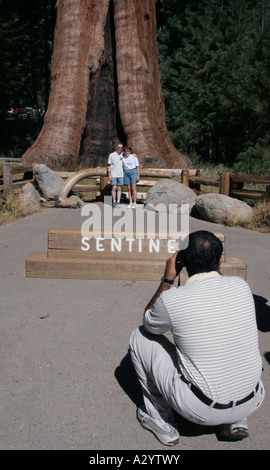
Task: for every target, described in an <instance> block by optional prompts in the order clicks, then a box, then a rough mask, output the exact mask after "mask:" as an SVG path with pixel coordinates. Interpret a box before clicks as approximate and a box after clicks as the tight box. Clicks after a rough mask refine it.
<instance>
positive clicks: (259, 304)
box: [253, 295, 270, 333]
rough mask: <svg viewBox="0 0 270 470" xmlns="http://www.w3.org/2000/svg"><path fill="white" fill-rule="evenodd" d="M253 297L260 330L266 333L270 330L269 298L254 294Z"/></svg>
mask: <svg viewBox="0 0 270 470" xmlns="http://www.w3.org/2000/svg"><path fill="white" fill-rule="evenodd" d="M253 298H254V303H255V309H256V320H257V327H258V330H259V331H262V332H264V333H265V332H266V331H270V307H269V305H267V302H268V300H267V299H265V298H264V297H261V296H260V295H253Z"/></svg>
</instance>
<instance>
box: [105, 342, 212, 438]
mask: <svg viewBox="0 0 270 470" xmlns="http://www.w3.org/2000/svg"><path fill="white" fill-rule="evenodd" d="M114 375H115V378H116V380H117V381H118V383H119V385H120V387H121V388H122V389H123V390H124V392H125V393H126V394H127V395H128V396H129V398H130V399H131V400H132V401H133V403H134V404H135V406H136V408H137V407H138V406H142V405H143V394H142V389H141V385H140V382H139V380H138V378H137V375H136V372H135V369H134V367H133V364H132V361H131V357H130V353H129V351H128V352H127V354H126V356H125V357H124V358H123V359H122V361H121V363H120V365H119V366H118V367H117V368H116V370H115V374H114ZM175 416H176V419H177V421H178V425H179V433H180V435H182V436H190V437H192V436H193V437H195V436H201V435H204V434H213V433H215V432H216V428H215V427H214V426H200V425H198V424H194V423H191V422H190V421H188V420H186V419H184V418H183V417H182V416H180V415H179V414H178V413H175Z"/></svg>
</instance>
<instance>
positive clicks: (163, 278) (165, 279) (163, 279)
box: [160, 276, 174, 284]
mask: <svg viewBox="0 0 270 470" xmlns="http://www.w3.org/2000/svg"><path fill="white" fill-rule="evenodd" d="M160 280H161V282H167V284H173V283H174V280H171V279H167V278H166V277H164V276H162V278H161V279H160Z"/></svg>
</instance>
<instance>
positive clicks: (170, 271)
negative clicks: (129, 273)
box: [144, 251, 178, 312]
mask: <svg viewBox="0 0 270 470" xmlns="http://www.w3.org/2000/svg"><path fill="white" fill-rule="evenodd" d="M177 255H178V251H176V252H175V253H174V254H173V256H172V257H171V258H169V259H167V261H166V266H165V271H164V277H165V278H166V279H168V280H169V281H174V279H175V278H176V276H177V274H178V273H177V271H176V267H175V264H176V258H177ZM170 287H171V284H169V283H168V282H162V281H161V283H160V285H159V288H158V290H157V291H156V293H155V294H154V295H153V297H152V299H151V300H150V302H149V303H148V304H147V306H146V308H145V311H144V312H146V311H147V310H149V309H150V308H152V307H153V305H154V303H155V301H156V300H157V298H158V297H159V296H160V294H161V293H162V292H164V291H165V290H168V289H170Z"/></svg>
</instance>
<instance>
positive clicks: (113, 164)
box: [108, 143, 124, 207]
mask: <svg viewBox="0 0 270 470" xmlns="http://www.w3.org/2000/svg"><path fill="white" fill-rule="evenodd" d="M108 175H109V182H110V183H111V185H112V199H113V207H120V199H121V192H122V186H123V184H124V170H123V144H121V143H119V144H117V146H116V148H115V152H113V153H111V154H110V155H109V158H108Z"/></svg>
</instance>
